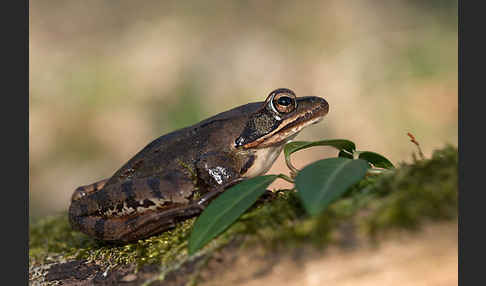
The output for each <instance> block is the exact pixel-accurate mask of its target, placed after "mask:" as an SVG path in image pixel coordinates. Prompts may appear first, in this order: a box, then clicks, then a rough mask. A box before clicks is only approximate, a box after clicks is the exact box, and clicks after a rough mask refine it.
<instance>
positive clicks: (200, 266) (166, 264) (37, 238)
mask: <svg viewBox="0 0 486 286" xmlns="http://www.w3.org/2000/svg"><path fill="white" fill-rule="evenodd" d="M457 173H458V153H457V149H456V148H455V147H452V146H446V147H444V148H443V149H440V150H436V151H435V152H434V153H433V155H432V157H431V158H429V159H424V160H414V162H413V163H411V164H405V163H402V164H400V165H399V166H397V168H396V169H395V170H393V171H391V172H388V173H385V174H382V175H378V176H368V177H366V178H365V179H364V180H362V181H361V182H360V183H358V184H357V185H355V186H353V187H352V188H351V189H350V190H349V191H348V192H347V193H346V194H345V196H344V197H342V198H340V199H339V200H337V201H336V202H334V203H333V204H331V205H330V207H329V208H328V209H327V210H326V211H325V212H324V213H322V214H321V215H320V216H318V217H309V216H308V215H307V214H306V213H305V211H304V209H303V208H302V206H301V204H300V203H299V200H298V198H297V196H296V194H295V193H294V192H292V191H286V190H279V191H276V192H275V195H274V196H269V197H265V198H262V199H260V200H259V201H258V202H257V204H255V205H254V206H253V207H252V208H251V209H250V210H249V211H247V212H246V213H245V214H244V215H243V216H242V217H241V218H240V219H239V220H238V221H237V222H236V223H234V224H233V225H232V226H231V227H230V228H229V229H227V230H226V231H225V232H224V233H223V234H221V235H219V236H218V237H217V238H215V239H214V240H213V241H212V242H210V243H209V244H208V245H207V246H206V247H204V248H203V249H202V250H200V251H199V252H197V253H196V254H195V255H193V256H188V255H187V240H188V237H189V235H190V231H191V227H192V225H193V223H194V220H195V219H190V220H187V221H185V222H182V223H180V224H179V225H178V226H177V227H175V228H174V229H172V230H170V231H167V232H165V233H162V234H160V235H158V236H154V237H151V238H148V239H145V240H140V241H138V242H135V243H130V244H123V245H121V244H110V243H106V242H102V241H97V240H94V239H92V238H90V237H88V236H86V235H84V234H82V233H79V232H76V231H73V230H72V229H71V227H70V225H69V223H68V219H67V214H65V213H64V214H61V215H57V216H51V217H47V218H44V219H42V220H40V221H39V222H36V223H35V224H32V225H31V226H30V237H29V280H30V284H31V285H59V284H61V283H62V285H92V284H100V285H104V284H110V285H113V284H121V283H123V285H188V284H190V285H195V284H199V283H204V282H210V281H211V280H212V279H217V278H216V277H218V275H214V274H219V273H222V272H225V271H226V272H228V271H240V270H241V269H238V268H236V269H234V267H233V268H232V267H231V265H233V266H234V265H238V262H237V261H238V260H241V259H243V258H242V257H246V258H245V259H248V257H249V255H257V253H258V256H259V257H260V258H261V259H260V260H259V262H257V261H255V262H254V263H255V264H258V269H259V273H257V274H256V275H265V273H267V272H268V270H269V269H271V268H272V266H273V265H274V264H275V261H276V260H278V259H279V258H281V257H282V256H285V255H287V256H288V255H291V256H292V257H293V259H301V258H302V257H311V256H313V257H315V256H316V255H318V256H325V255H326V253H325V250H326V249H329V248H330V247H338V248H344V249H357V248H360V247H363V245H376V244H377V243H380V241H381V240H382V236H384V235H386V234H387V233H390V231H391V230H400V231H401V230H406V231H410V232H413V231H416V230H420V229H421V228H422V226H424V225H425V224H428V225H430V224H437V223H439V222H441V221H450V222H452V223H454V222H457V202H458V198H457V196H458V185H457V177H458V175H457ZM299 257H301V258H299Z"/></svg>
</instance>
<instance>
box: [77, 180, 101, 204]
mask: <svg viewBox="0 0 486 286" xmlns="http://www.w3.org/2000/svg"><path fill="white" fill-rule="evenodd" d="M106 182H108V179H104V180H101V181H98V182H96V183H93V184H89V185H85V186H81V187H77V188H76V190H74V192H73V194H72V196H71V202H72V201H76V200H79V199H80V198H82V197H84V196H87V195H89V194H92V193H95V192H97V191H99V190H101V189H103V186H104V185H105V184H106Z"/></svg>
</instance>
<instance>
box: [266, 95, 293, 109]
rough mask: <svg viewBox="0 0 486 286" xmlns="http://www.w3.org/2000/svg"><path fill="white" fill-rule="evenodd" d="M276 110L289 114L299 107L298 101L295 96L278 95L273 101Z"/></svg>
mask: <svg viewBox="0 0 486 286" xmlns="http://www.w3.org/2000/svg"><path fill="white" fill-rule="evenodd" d="M272 105H273V107H274V109H275V110H276V111H277V112H279V113H289V112H292V111H294V110H295V108H296V107H297V101H296V100H295V95H294V94H289V93H278V94H276V95H275V96H274V98H273V100H272Z"/></svg>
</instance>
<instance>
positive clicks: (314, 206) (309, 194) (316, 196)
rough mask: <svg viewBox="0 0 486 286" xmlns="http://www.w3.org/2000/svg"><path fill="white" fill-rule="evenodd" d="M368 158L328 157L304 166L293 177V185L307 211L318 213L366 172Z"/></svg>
mask: <svg viewBox="0 0 486 286" xmlns="http://www.w3.org/2000/svg"><path fill="white" fill-rule="evenodd" d="M369 167H370V166H369V164H368V162H366V161H365V160H361V159H356V160H351V159H348V158H342V157H337V158H329V159H324V160H319V161H317V162H314V163H312V164H310V165H307V166H306V167H304V168H303V169H302V170H301V171H300V172H299V173H298V174H297V177H296V178H295V186H296V188H297V191H298V195H299V197H300V198H301V201H302V202H303V205H304V207H305V209H306V210H307V212H308V213H309V214H310V215H318V214H319V213H321V212H322V211H323V210H324V209H326V207H327V206H328V205H329V204H330V203H332V202H333V201H334V200H336V199H337V198H339V197H340V196H341V195H343V194H344V193H345V192H346V190H348V188H349V187H350V186H352V185H353V184H355V183H357V182H359V181H360V180H361V179H363V178H364V176H365V175H366V171H367V170H368V168H369Z"/></svg>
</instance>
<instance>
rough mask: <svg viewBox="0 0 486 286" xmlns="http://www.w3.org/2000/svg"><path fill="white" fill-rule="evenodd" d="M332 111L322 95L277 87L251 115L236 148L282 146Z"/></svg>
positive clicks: (237, 139) (236, 141)
mask: <svg viewBox="0 0 486 286" xmlns="http://www.w3.org/2000/svg"><path fill="white" fill-rule="evenodd" d="M328 111H329V104H328V103H327V101H326V100H324V99H323V98H321V97H316V96H305V97H297V96H296V95H295V93H294V92H293V91H292V90H290V89H286V88H279V89H276V90H274V91H272V92H271V93H270V94H269V95H268V97H267V99H266V100H265V102H264V103H263V104H262V106H261V108H259V109H258V110H257V111H256V112H255V113H253V114H252V115H251V116H250V118H249V120H248V122H247V124H246V126H245V128H244V129H243V131H242V133H241V134H240V136H239V137H238V138H236V140H235V147H237V148H243V149H250V148H265V147H270V146H275V145H282V144H284V143H286V142H288V141H289V140H291V139H292V138H294V137H295V136H296V135H297V134H298V133H299V132H300V131H301V130H302V129H303V128H305V127H307V126H309V125H311V124H314V123H317V122H319V121H321V120H322V118H324V116H325V115H326V114H327V113H328Z"/></svg>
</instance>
